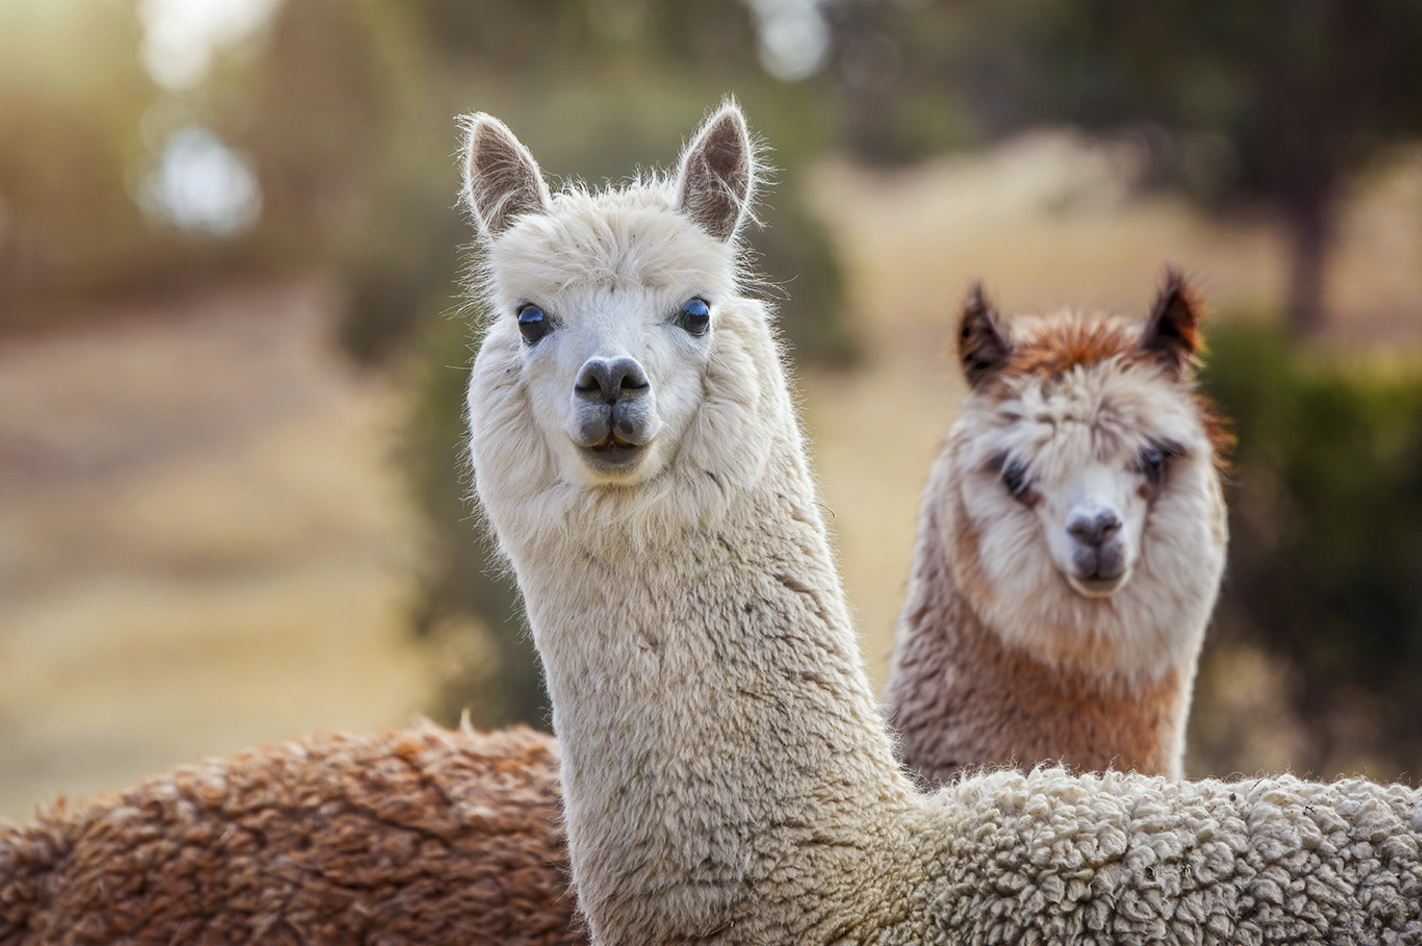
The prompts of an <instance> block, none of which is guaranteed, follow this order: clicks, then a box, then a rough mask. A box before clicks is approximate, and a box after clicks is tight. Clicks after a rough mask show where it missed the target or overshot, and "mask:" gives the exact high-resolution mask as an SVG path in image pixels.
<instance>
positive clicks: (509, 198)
mask: <svg viewBox="0 0 1422 946" xmlns="http://www.w3.org/2000/svg"><path fill="white" fill-rule="evenodd" d="M461 124H463V126H464V199H465V201H466V202H467V203H468V204H469V209H470V210H471V211H473V213H474V220H475V222H476V223H477V224H478V226H479V234H480V236H482V237H483V238H484V239H486V240H490V239H493V238H494V237H496V236H498V235H499V234H501V233H503V232H504V231H505V230H507V229H508V228H509V225H510V224H511V223H513V219H514V218H515V217H517V216H519V215H520V214H529V213H546V212H547V210H548V207H549V204H550V203H552V198H551V197H550V196H549V194H548V185H547V183H545V182H544V180H543V172H541V171H540V170H539V169H538V162H537V161H535V160H533V155H532V154H531V153H529V150H528V149H527V148H525V147H524V146H523V144H522V143H521V142H520V141H519V140H518V139H517V138H515V137H514V135H513V132H511V131H509V130H508V127H507V126H505V125H504V123H503V122H501V121H499V120H498V119H497V118H495V117H494V116H492V115H486V114H484V113H483V112H479V113H477V114H474V115H467V116H465V117H464V118H463V119H462V120H461Z"/></svg>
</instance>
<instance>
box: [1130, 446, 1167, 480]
mask: <svg viewBox="0 0 1422 946" xmlns="http://www.w3.org/2000/svg"><path fill="white" fill-rule="evenodd" d="M1137 463H1138V464H1139V466H1140V470H1141V472H1142V473H1143V474H1145V478H1146V479H1148V480H1150V481H1151V482H1152V483H1159V482H1160V477H1161V475H1162V474H1163V473H1164V472H1165V454H1163V453H1161V452H1160V451H1159V450H1157V449H1156V448H1155V447H1147V448H1146V449H1144V450H1142V451H1141V455H1140V459H1139V460H1138V461H1137Z"/></svg>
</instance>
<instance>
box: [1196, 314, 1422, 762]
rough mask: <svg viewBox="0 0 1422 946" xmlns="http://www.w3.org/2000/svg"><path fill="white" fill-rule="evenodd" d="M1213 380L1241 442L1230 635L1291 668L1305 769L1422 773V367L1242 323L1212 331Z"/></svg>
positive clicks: (1228, 602)
mask: <svg viewBox="0 0 1422 946" xmlns="http://www.w3.org/2000/svg"><path fill="white" fill-rule="evenodd" d="M1201 380H1202V385H1203V388H1204V390H1205V391H1206V392H1207V393H1208V394H1209V395H1210V396H1211V397H1213V398H1215V399H1216V401H1217V402H1218V403H1219V404H1220V406H1221V408H1222V409H1223V410H1224V412H1225V413H1226V414H1227V415H1228V416H1229V417H1230V418H1232V420H1233V424H1234V429H1235V431H1236V433H1237V434H1238V438H1239V446H1238V449H1237V453H1236V456H1235V459H1234V468H1233V472H1232V474H1231V480H1232V485H1231V489H1230V493H1231V495H1230V507H1231V537H1230V564H1229V571H1228V575H1227V578H1226V584H1225V589H1224V593H1223V595H1222V597H1221V602H1220V607H1219V610H1218V612H1217V620H1216V624H1217V636H1218V638H1219V639H1220V641H1221V642H1222V643H1224V644H1226V645H1228V644H1230V643H1232V642H1235V643H1237V642H1241V641H1243V642H1247V643H1249V644H1252V645H1257V646H1259V647H1262V648H1263V649H1264V650H1265V651H1266V652H1267V653H1269V654H1271V655H1273V656H1274V657H1275V658H1276V659H1278V660H1279V661H1282V662H1283V664H1284V666H1285V668H1286V670H1287V679H1288V681H1289V682H1288V686H1287V694H1288V699H1289V702H1290V703H1291V704H1292V709H1293V711H1294V713H1295V714H1296V717H1297V718H1298V719H1299V720H1300V721H1301V722H1302V724H1303V726H1304V728H1305V731H1306V732H1307V734H1308V742H1309V744H1310V748H1309V750H1308V751H1306V752H1305V753H1303V757H1302V758H1295V759H1293V760H1292V761H1293V764H1294V766H1295V767H1296V768H1300V769H1304V770H1312V771H1315V772H1317V773H1318V774H1320V775H1332V774H1334V773H1335V771H1336V770H1337V769H1338V768H1339V767H1363V768H1366V769H1368V770H1369V771H1371V772H1372V773H1373V774H1377V775H1379V776H1382V777H1397V776H1399V775H1401V774H1402V773H1404V772H1406V771H1408V770H1410V771H1412V772H1416V771H1417V766H1418V763H1419V762H1422V686H1419V685H1418V680H1419V679H1422V371H1419V370H1417V365H1416V364H1415V363H1414V364H1410V365H1397V364H1393V365H1388V366H1384V365H1381V364H1380V363H1379V362H1378V359H1377V357H1376V356H1375V357H1374V358H1373V362H1372V363H1371V364H1366V363H1364V362H1363V361H1361V360H1357V359H1355V360H1353V361H1350V360H1348V359H1346V358H1339V357H1336V356H1335V357H1327V356H1326V353H1324V352H1322V351H1310V350H1302V349H1298V348H1295V347H1291V346H1290V345H1289V344H1288V343H1287V342H1285V341H1284V339H1283V337H1282V336H1281V335H1280V334H1279V333H1277V332H1274V331H1271V330H1268V329H1265V328H1261V327H1259V326H1251V325H1247V324H1243V323H1240V324H1238V325H1237V326H1232V327H1228V328H1226V329H1224V330H1221V331H1218V332H1216V333H1215V335H1214V336H1213V338H1212V340H1211V354H1210V358H1209V363H1208V366H1207V368H1206V369H1205V370H1204V372H1203V375H1202V379H1201ZM1202 698H1204V697H1202ZM1340 720H1351V722H1350V723H1348V724H1346V725H1345V724H1343V723H1341V722H1340ZM1360 723H1361V724H1360ZM1215 764H1216V766H1217V767H1222V768H1224V769H1232V768H1237V769H1242V770H1244V771H1251V770H1253V769H1254V768H1255V767H1256V765H1257V764H1252V763H1251V762H1250V761H1249V760H1246V759H1235V760H1229V759H1221V760H1216V762H1215Z"/></svg>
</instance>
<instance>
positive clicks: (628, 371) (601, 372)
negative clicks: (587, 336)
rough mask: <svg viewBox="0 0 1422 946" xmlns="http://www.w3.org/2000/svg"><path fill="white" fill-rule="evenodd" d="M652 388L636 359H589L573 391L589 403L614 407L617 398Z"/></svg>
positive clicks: (579, 374)
mask: <svg viewBox="0 0 1422 946" xmlns="http://www.w3.org/2000/svg"><path fill="white" fill-rule="evenodd" d="M649 386H650V385H649V382H648V381H647V373H646V372H645V371H644V370H642V366H641V365H640V364H638V363H637V361H636V359H634V358H627V357H622V358H589V359H588V361H587V363H585V364H584V365H583V370H582V371H580V372H578V380H577V381H576V382H575V383H574V385H573V389H574V390H575V391H577V392H578V395H579V396H580V397H582V398H584V399H586V400H601V401H606V402H607V403H608V404H615V403H616V402H617V400H618V398H620V397H622V396H624V395H626V394H629V393H633V392H637V391H644V390H646V389H647V388H648V387H649Z"/></svg>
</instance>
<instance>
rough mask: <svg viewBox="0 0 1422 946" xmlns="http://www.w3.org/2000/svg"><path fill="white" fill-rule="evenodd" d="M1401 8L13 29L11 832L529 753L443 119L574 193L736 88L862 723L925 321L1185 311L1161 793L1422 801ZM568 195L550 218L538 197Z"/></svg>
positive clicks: (912, 472) (773, 0) (331, 4)
mask: <svg viewBox="0 0 1422 946" xmlns="http://www.w3.org/2000/svg"><path fill="white" fill-rule="evenodd" d="M1418 61H1422V5H1418V4H1416V3H1415V2H1414V0H1310V2H1306V3H1301V2H1294V0H1242V2H1235V3H1205V4H1201V3H1198V2H1185V0H1162V2H1158V3H1152V4H1137V3H1129V2H1126V0H992V2H988V0H739V2H738V0H680V2H675V3H672V2H660V3H659V2H653V0H507V2H493V0H0V814H4V815H12V816H27V815H29V814H30V813H32V812H33V809H34V806H35V805H36V804H38V803H42V802H45V801H48V800H51V799H53V798H54V797H55V796H57V795H58V794H60V793H68V794H71V795H86V794H92V793H94V792H97V791H100V790H103V789H110V788H120V787H123V786H125V785H127V784H129V783H131V782H134V781H136V780H138V779H139V778H141V777H143V776H145V775H149V774H155V773H157V772H158V771H160V770H161V769H163V768H166V767H168V766H170V765H173V764H176V763H180V762H183V761H188V760H191V759H194V758H196V757H198V756H201V755H208V754H217V753H228V752H233V751H236V750H238V749H241V748H244V747H247V746H249V745H252V744H255V743H259V742H263V741H271V740H279V739H287V738H292V737H296V736H299V735H302V734H305V733H309V732H311V731H313V730H316V729H321V728H349V729H369V728H372V727H376V726H384V725H403V724H406V723H409V722H410V721H411V720H413V719H414V718H415V716H416V714H418V713H424V714H429V715H431V716H432V717H434V718H435V719H437V720H439V721H441V722H444V723H453V722H454V721H456V720H457V719H458V717H459V714H460V712H461V711H463V710H466V709H467V710H468V712H469V713H470V715H471V717H472V718H473V720H474V722H475V723H477V724H479V725H482V726H495V725H502V724H506V723H508V722H511V721H515V720H523V721H527V722H531V723H533V724H535V725H546V708H545V705H544V697H543V693H542V690H541V687H540V682H539V676H538V671H537V669H536V665H535V664H534V661H533V653H532V649H531V647H530V645H529V643H528V641H527V638H526V635H525V634H524V633H523V631H522V629H521V626H520V623H519V620H520V619H519V617H518V614H517V604H516V601H515V598H514V594H513V592H512V590H511V589H510V588H509V587H507V586H506V585H504V584H502V583H500V582H499V581H497V580H495V579H494V578H492V577H490V571H489V569H488V561H487V554H488V546H487V543H486V542H484V540H483V539H482V538H481V537H480V535H479V533H478V531H477V527H476V525H475V523H474V521H473V519H472V517H471V514H470V509H469V506H468V504H467V502H466V500H465V496H466V494H467V492H468V489H469V483H468V482H467V481H466V480H465V479H463V478H462V477H461V475H460V473H459V470H460V469H461V463H460V459H459V458H460V446H459V439H460V432H461V426H462V425H461V419H460V416H459V411H460V402H461V396H462V388H463V385H464V382H465V378H466V367H465V366H466V365H467V363H468V361H469V359H470V355H471V345H472V344H473V341H474V340H473V337H472V331H473V330H472V325H473V318H472V316H471V313H470V312H469V308H468V304H467V302H466V301H465V300H464V299H463V298H462V297H461V295H460V290H459V279H460V273H461V268H462V266H463V265H464V264H465V262H466V261H467V247H466V244H467V242H468V240H469V239H470V233H469V230H468V228H467V226H466V223H465V221H464V220H463V219H462V216H461V214H460V213H459V212H458V211H457V209H456V208H455V199H456V180H457V172H456V167H455V160H454V153H455V150H456V147H457V139H456V131H455V124H454V116H456V115H458V114H460V113H462V112H466V111H471V110H484V111H489V112H492V113H494V114H496V115H498V116H500V117H501V118H503V119H504V120H505V121H507V122H508V124H509V125H510V126H511V127H512V128H513V129H514V130H515V132H516V133H517V134H518V135H519V136H520V137H521V138H522V140H523V141H524V142H525V143H526V144H528V145H529V146H530V147H531V149H532V150H533V152H534V153H535V154H536V155H537V156H538V158H539V160H540V162H541V163H542V164H543V167H544V169H545V170H546V171H547V172H548V173H549V174H550V175H551V176H553V177H554V178H555V179H567V178H569V177H573V176H577V177H581V178H583V179H586V180H588V181H591V182H594V183H597V182H601V181H603V180H604V179H607V178H610V179H612V180H618V179H621V178H623V177H626V176H629V175H630V174H632V173H633V172H634V171H635V170H636V169H637V168H639V167H665V166H667V165H668V164H669V163H670V162H672V161H673V160H674V159H675V157H676V154H677V152H678V150H679V147H680V143H681V141H682V140H683V139H684V137H685V136H686V135H687V134H689V133H690V132H691V131H692V130H693V129H694V128H695V126H696V124H697V123H698V122H699V120H700V119H701V118H702V116H703V115H704V114H705V112H706V110H707V109H708V108H710V107H711V106H713V105H714V104H715V103H716V102H718V101H719V100H720V98H721V97H722V96H723V95H725V94H726V93H734V94H735V95H736V96H737V97H738V98H739V99H740V101H741V103H742V104H743V106H744V107H745V108H746V110H747V112H748V114H749V116H750V119H751V121H752V123H753V125H754V127H755V128H756V129H758V130H759V132H760V133H761V134H763V136H764V137H765V139H766V142H767V144H768V145H769V146H770V147H771V148H772V149H773V150H772V152H771V160H772V161H773V162H774V164H775V165H776V166H777V167H778V169H779V173H778V178H779V183H778V184H777V185H776V186H775V187H774V189H773V190H772V191H771V192H770V194H769V196H768V197H767V199H766V206H765V208H764V213H763V217H764V221H765V224H766V228H765V229H764V230H762V231H759V232H755V233H752V235H751V240H752V242H753V243H754V245H755V247H756V249H757V251H758V253H759V260H758V264H759V267H760V269H761V271H762V272H763V273H764V274H765V275H766V277H767V279H768V281H769V287H768V289H767V292H768V293H769V294H770V295H771V296H772V297H773V298H774V299H775V301H776V302H777V303H778V304H779V308H780V312H781V320H782V325H783V329H784V332H785V334H786V335H787V337H788V338H789V340H790V342H791V344H792V346H793V354H794V358H795V361H796V363H797V373H798V376H799V383H800V388H801V393H802V396H803V408H804V413H805V420H806V423H807V426H808V428H809V433H810V436H811V439H812V440H813V443H814V450H815V456H814V461H815V466H816V469H817V471H818V474H819V476H820V478H821V481H822V484H823V488H824V493H825V501H826V503H827V505H828V507H829V509H830V510H831V512H832V514H833V518H832V523H831V524H832V527H833V529H834V530H835V533H836V541H837V543H838V548H839V552H840V555H841V559H842V563H843V567H844V571H845V575H846V581H847V585H848V591H849V594H850V597H851V602H852V604H853V606H854V608H855V610H856V612H857V615H858V618H859V624H860V628H861V630H862V634H863V642H864V647H865V650H866V653H867V656H868V658H869V660H870V664H871V668H872V671H873V673H874V674H875V675H876V678H877V681H878V682H880V683H882V681H883V679H884V676H885V673H886V671H887V655H888V653H889V651H890V649H891V647H892V643H893V634H894V622H895V618H896V613H897V609H898V607H899V604H900V601H901V597H902V594H903V591H904V580H905V576H906V574H907V569H908V562H909V553H910V547H911V543H912V539H913V533H914V528H915V516H916V513H917V506H918V497H919V492H920V489H921V488H922V485H923V482H924V479H925V475H926V472H927V469H928V465H929V462H930V460H931V458H932V456H933V455H934V452H935V450H936V446H937V443H938V441H939V439H940V437H941V436H942V434H943V432H944V431H945V430H946V429H947V427H948V425H949V424H950V423H951V421H952V418H953V416H954V413H955V410H956V407H957V405H958V403H959V401H960V399H961V398H962V396H963V389H962V385H961V383H960V382H959V380H958V378H957V373H956V369H955V367H954V365H953V363H952V361H951V360H950V359H949V358H948V357H947V346H948V343H949V341H950V340H951V338H952V334H953V327H954V320H955V318H956V306H957V302H958V300H959V299H960V298H961V297H962V295H963V293H964V291H965V289H966V287H967V285H968V283H969V281H970V280H971V279H973V278H978V277H981V278H983V279H984V280H986V282H987V284H988V286H989V287H990V289H991V291H992V292H993V293H994V294H995V295H996V297H997V299H998V301H999V303H1000V305H1001V306H1002V307H1003V308H1004V309H1006V310H1009V311H1031V310H1041V309H1048V308H1050V309H1054V308H1056V307H1058V306H1060V305H1062V304H1065V303H1069V304H1071V305H1073V306H1076V307H1079V308H1084V309H1101V308H1105V309H1110V310H1114V311H1120V312H1124V313H1140V314H1142V315H1143V314H1144V312H1145V309H1146V307H1147V305H1148V304H1149V301H1150V299H1151V297H1152V294H1153V290H1154V287H1155V285H1156V284H1157V282H1158V280H1159V278H1160V275H1161V272H1162V270H1163V267H1164V266H1165V265H1166V264H1167V263H1174V264H1176V265H1178V266H1180V267H1182V268H1183V269H1184V270H1185V271H1186V272H1188V273H1189V274H1191V275H1192V276H1193V277H1194V279H1195V281H1196V283H1197V285H1198V286H1199V287H1200V288H1201V289H1202V290H1203V292H1204V293H1205V295H1206V296H1207V297H1208V299H1209V300H1210V303H1211V321H1210V324H1209V329H1208V331H1209V338H1210V348H1211V353H1210V359H1209V365H1208V367H1207V370H1206V372H1205V375H1204V386H1205V387H1206V389H1207V390H1208V391H1209V392H1210V394H1211V395H1213V396H1214V397H1216V398H1217V399H1218V400H1219V401H1220V402H1221V404H1222V405H1223V408H1224V411H1225V413H1227V414H1228V415H1230V416H1231V417H1232V418H1233V419H1234V423H1235V426H1236V430H1237V432H1238V435H1239V440H1240V446H1239V449H1238V452H1237V455H1236V457H1235V460H1234V466H1233V470H1232V472H1231V474H1230V500H1231V505H1232V509H1233V524H1232V530H1233V535H1232V545H1231V553H1230V560H1231V565H1230V571H1229V575H1228V578H1227V583H1226V588H1225V592H1224V596H1223V598H1222V601H1221V604H1220V607H1219V609H1218V612H1217V616H1216V620H1215V622H1214V625H1213V627H1212V629H1211V632H1210V638H1209V642H1208V644H1207V648H1206V652H1205V657H1204V660H1203V666H1202V671H1201V678H1200V683H1199V688H1198V690H1197V695H1196V703H1195V707H1196V708H1195V713H1194V716H1193V720H1192V729H1191V736H1190V744H1191V754H1190V760H1189V764H1188V768H1189V771H1190V773H1191V774H1193V775H1203V774H1207V773H1214V774H1218V775H1228V774H1230V773H1233V772H1243V773H1255V772H1259V771H1274V770H1280V769H1283V768H1286V767H1288V768H1292V769H1293V770H1295V771H1298V772H1308V773H1313V774H1315V775H1318V776H1324V777H1327V776H1332V775H1335V774H1337V773H1339V772H1361V773H1366V774H1368V775H1371V776H1373V777H1377V778H1387V779H1392V778H1401V779H1404V780H1409V781H1413V780H1415V779H1416V778H1417V773H1418V772H1419V771H1422V69H1418V68H1417V67H1416V63H1417V62H1418ZM555 183H556V181H555Z"/></svg>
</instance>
